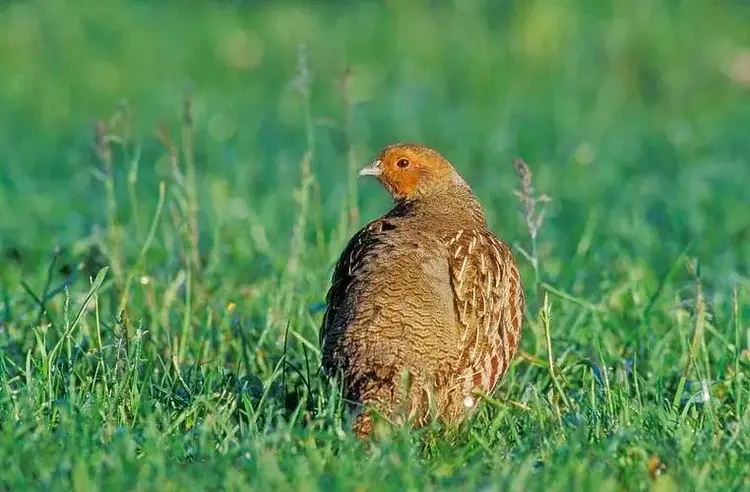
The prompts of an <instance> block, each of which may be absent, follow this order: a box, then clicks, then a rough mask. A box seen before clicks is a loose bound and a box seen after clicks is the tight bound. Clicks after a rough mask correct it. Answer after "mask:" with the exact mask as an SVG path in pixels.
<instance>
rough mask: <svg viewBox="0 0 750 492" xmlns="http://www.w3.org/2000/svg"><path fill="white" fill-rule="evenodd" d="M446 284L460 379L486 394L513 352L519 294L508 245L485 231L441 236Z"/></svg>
mask: <svg viewBox="0 0 750 492" xmlns="http://www.w3.org/2000/svg"><path fill="white" fill-rule="evenodd" d="M445 243H446V245H447V246H448V248H449V250H450V251H449V252H450V258H452V260H451V268H450V272H451V285H452V288H453V294H454V298H455V302H456V312H457V313H458V320H459V325H460V329H461V330H462V333H461V340H463V347H462V352H461V361H460V362H459V367H462V368H465V369H464V371H463V373H462V375H461V376H460V378H461V379H462V381H461V382H460V383H459V384H460V385H461V387H462V390H463V391H464V392H469V391H471V390H473V389H480V390H482V391H485V392H490V391H492V389H493V388H494V386H495V384H496V383H497V381H498V380H499V379H500V378H501V377H502V376H503V375H504V374H505V372H506V371H507V369H508V366H509V363H510V360H511V359H512V357H513V356H514V355H515V352H516V349H517V345H518V340H519V338H520V337H519V334H520V330H521V325H522V323H523V311H524V304H525V299H524V294H523V288H522V286H521V281H520V276H519V273H518V268H517V265H516V263H515V260H514V258H513V255H512V253H511V250H510V248H509V247H508V245H507V244H505V243H504V242H502V241H501V240H499V239H497V238H496V237H495V236H494V235H493V234H492V233H491V232H489V231H486V230H485V231H479V230H470V231H467V230H461V231H458V232H457V233H455V234H453V235H451V236H450V237H448V238H446V241H445Z"/></svg>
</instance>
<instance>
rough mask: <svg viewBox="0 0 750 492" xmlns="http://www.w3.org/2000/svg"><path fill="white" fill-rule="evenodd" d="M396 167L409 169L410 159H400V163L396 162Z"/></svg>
mask: <svg viewBox="0 0 750 492" xmlns="http://www.w3.org/2000/svg"><path fill="white" fill-rule="evenodd" d="M396 165H397V166H398V167H400V168H401V169H406V168H407V167H409V159H399V160H398V162H396Z"/></svg>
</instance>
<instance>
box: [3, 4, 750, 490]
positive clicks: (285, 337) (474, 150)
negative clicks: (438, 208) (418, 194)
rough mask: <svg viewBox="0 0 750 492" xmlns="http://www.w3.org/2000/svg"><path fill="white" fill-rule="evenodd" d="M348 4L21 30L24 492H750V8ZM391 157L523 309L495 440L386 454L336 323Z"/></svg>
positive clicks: (7, 456) (17, 419) (17, 235)
mask: <svg viewBox="0 0 750 492" xmlns="http://www.w3.org/2000/svg"><path fill="white" fill-rule="evenodd" d="M343 5H344V3H343V2H342V3H338V2H323V1H321V2H305V3H297V4H295V3H294V2H278V3H277V2H251V1H244V2H242V1H229V0H225V1H216V2H208V1H203V2H200V1H194V2H149V1H146V0H140V1H130V2H125V1H123V0H111V1H108V2H88V3H86V2H80V3H77V2H63V1H60V0H27V1H15V2H3V3H2V5H0V60H2V61H1V62H0V63H1V66H2V69H0V162H1V163H0V210H2V212H1V213H0V489H3V490H25V489H43V490H71V489H72V490H189V489H196V490H198V489H210V490H217V489H229V490H277V489H278V490H327V491H333V490H399V491H400V490H446V489H464V490H471V489H479V490H545V491H546V490H595V491H599V490H603V491H606V490H655V491H677V490H748V489H750V464H749V463H750V138H748V136H749V135H750V133H749V132H750V31H749V30H748V29H747V26H748V25H750V6H748V5H747V3H746V2H740V1H730V0H722V1H719V2H705V1H698V0H684V1H681V2H676V1H673V0H634V1H633V0H631V1H625V0H615V1H598V0H578V1H573V0H533V1H528V2H515V1H502V2H501V1H496V2H482V1H476V0H474V1H471V0H463V1H459V0H455V1H453V2H448V1H444V2H427V1H415V2H406V1H403V2H395V1H389V2H386V1H377V2H376V1H369V2H368V1H365V2H357V3H354V2H351V4H350V5H349V6H343ZM396 141H417V142H420V143H424V144H426V145H429V146H432V147H435V148H436V149H438V150H439V151H440V152H442V153H443V154H444V155H445V156H446V157H447V158H448V159H450V160H451V161H452V162H453V163H454V165H455V166H456V167H457V168H458V170H459V171H460V172H461V174H462V175H463V176H464V177H465V178H466V180H467V181H468V182H469V183H470V184H471V185H472V187H473V188H474V190H475V192H476V194H477V195H478V197H479V198H480V200H481V201H482V203H483V204H484V206H485V208H486V211H487V215H488V220H489V223H490V225H491V227H492V229H493V230H494V231H496V232H497V233H498V235H499V236H500V237H502V238H503V239H505V240H506V241H507V242H508V243H510V244H511V245H512V246H513V248H514V251H515V252H516V256H517V258H518V261H519V264H520V267H521V273H522V279H523V281H524V285H525V292H526V297H527V304H528V306H527V312H526V321H525V328H524V334H523V339H522V342H521V349H522V350H521V354H520V356H519V357H517V358H516V359H515V362H514V364H513V366H512V368H511V370H510V371H509V373H508V375H507V376H506V378H505V379H504V380H503V381H502V383H501V384H500V385H499V387H498V388H497V390H496V392H495V393H494V394H493V395H491V397H488V398H487V400H486V401H485V402H484V404H483V405H482V408H481V410H480V411H479V412H478V414H477V415H476V416H475V417H474V418H473V419H472V420H471V421H470V422H468V423H467V424H466V425H464V426H463V427H462V428H461V429H459V430H458V431H456V432H448V431H445V430H444V429H440V428H439V426H437V425H435V426H432V427H429V428H426V429H422V430H412V431H407V430H403V431H400V432H397V433H395V434H394V435H392V436H390V437H388V438H386V439H384V440H383V441H381V442H378V443H375V444H373V445H372V446H369V447H367V446H363V445H362V443H360V442H359V441H358V440H357V439H355V438H354V437H352V436H351V435H350V433H349V431H348V428H347V423H348V420H347V418H348V417H347V415H346V414H345V413H342V412H341V400H340V395H339V394H338V393H337V391H336V388H335V387H334V386H332V385H330V384H328V383H326V382H325V381H323V380H322V379H321V377H320V375H319V373H318V367H319V365H320V354H319V350H318V327H319V325H320V320H321V317H322V303H323V301H324V296H325V292H326V289H327V288H328V285H329V280H330V275H331V270H332V266H333V263H334V261H335V260H336V258H337V257H338V255H339V253H340V252H341V250H342V248H343V247H344V245H345V244H346V241H347V240H348V238H349V237H350V236H351V235H352V234H353V233H354V232H355V231H356V230H357V228H358V227H361V226H362V225H364V224H365V222H366V221H367V220H370V219H373V218H375V217H377V216H378V215H380V214H382V213H384V212H385V211H386V210H387V209H388V207H389V205H390V202H389V199H388V197H387V195H386V193H385V191H384V190H382V189H381V188H380V187H379V186H378V185H377V184H376V183H375V182H374V181H373V180H363V179H356V178H355V177H354V171H355V170H356V169H358V168H359V167H361V166H362V165H363V164H364V163H365V162H367V161H368V160H369V159H371V158H372V157H374V155H375V154H376V153H377V151H378V150H379V149H380V148H381V147H383V146H384V145H386V144H388V143H392V142H396ZM518 158H520V159H523V160H524V161H525V162H526V163H527V164H528V166H529V168H530V169H531V171H532V173H533V181H532V184H533V191H534V193H535V194H537V196H545V197H548V198H549V200H545V201H543V202H540V203H538V204H537V210H536V214H537V215H538V216H541V220H540V222H539V227H538V231H536V232H538V234H536V235H534V234H531V233H532V232H534V231H535V229H537V228H536V224H534V223H532V224H529V223H528V221H527V219H526V217H525V216H524V213H523V210H522V207H521V202H520V201H519V199H518V196H517V195H516V190H518V189H519V186H520V184H519V179H518V176H517V175H516V170H515V168H514V165H513V164H514V160H515V159H518Z"/></svg>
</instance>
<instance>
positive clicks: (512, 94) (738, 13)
mask: <svg viewBox="0 0 750 492" xmlns="http://www.w3.org/2000/svg"><path fill="white" fill-rule="evenodd" d="M0 8H1V10H0V12H1V15H0V33H1V34H0V59H1V60H2V70H0V87H1V88H2V91H1V92H0V107H1V108H2V116H0V160H2V162H3V165H2V167H0V183H2V187H1V188H0V190H1V192H0V193H1V194H0V197H1V198H0V208H1V209H2V210H4V211H13V213H7V212H6V213H3V214H0V231H1V232H2V237H3V240H4V242H13V241H15V242H18V243H20V244H22V245H24V246H27V247H28V246H34V247H37V248H39V247H41V248H45V247H46V246H45V245H44V242H43V241H42V240H41V239H42V238H45V239H47V238H49V239H50V240H52V238H55V240H56V241H61V242H63V243H64V242H66V241H71V240H73V239H74V238H76V237H78V236H80V235H82V234H88V233H90V229H91V227H92V224H94V223H96V222H97V221H98V220H101V218H102V217H101V211H102V207H101V193H100V189H99V187H96V186H92V178H91V172H90V171H91V166H92V159H91V148H90V147H91V142H92V140H93V122H94V120H95V119H96V118H104V117H108V116H110V115H111V114H112V113H113V112H114V111H115V110H116V108H117V106H118V104H119V103H120V102H121V101H127V102H128V104H129V108H130V111H131V112H132V115H133V121H134V123H133V126H132V128H133V130H132V131H133V133H134V137H135V139H136V140H137V141H138V142H139V145H140V146H141V147H142V151H143V157H142V159H141V164H140V178H139V186H142V187H143V197H144V198H143V199H144V200H148V197H149V195H150V196H151V197H152V198H153V199H155V195H156V193H155V180H156V179H157V178H159V177H160V175H161V177H163V175H165V174H167V173H168V172H169V169H168V167H167V166H164V165H160V161H159V158H160V157H162V156H163V152H162V150H161V147H160V146H159V144H158V143H157V141H156V139H155V138H154V135H155V132H156V128H157V124H158V123H159V122H162V121H164V122H166V123H168V124H170V125H173V126H174V125H176V124H178V123H179V111H180V105H181V99H182V94H183V91H184V89H185V87H186V86H187V85H188V84H190V85H191V86H192V88H193V91H194V94H195V101H196V121H197V123H196V124H197V127H198V137H197V139H198V141H197V153H198V157H197V166H198V172H199V181H200V184H199V187H200V188H201V190H202V191H204V192H207V190H209V188H210V184H211V183H223V184H224V185H225V186H226V189H227V193H229V194H231V195H232V196H236V197H240V198H241V199H242V200H245V201H246V202H247V204H248V206H249V207H250V208H252V209H253V210H256V211H257V213H258V214H259V217H260V220H261V222H262V223H263V224H264V225H265V227H266V228H267V230H268V233H269V234H270V236H271V238H273V239H274V240H277V239H280V238H281V237H283V236H284V234H286V233H287V232H288V231H289V225H290V221H291V220H293V218H292V217H291V216H290V215H289V214H288V213H285V211H286V210H287V209H288V206H289V203H290V199H291V193H290V190H291V189H292V187H293V186H294V184H295V183H297V182H298V180H299V178H298V172H299V171H298V167H299V166H298V161H299V159H300V156H301V153H302V151H303V149H305V148H306V146H307V140H306V129H305V122H306V109H305V104H304V102H303V100H304V98H303V97H300V94H299V92H298V91H296V90H295V81H296V80H298V79H299V73H298V72H299V70H298V65H299V58H300V56H299V50H300V46H302V45H304V46H305V53H306V55H305V57H306V63H307V67H308V70H309V76H310V83H311V86H310V91H311V108H310V111H311V116H312V119H313V121H314V138H315V147H316V149H315V155H314V162H313V170H314V172H315V173H317V175H318V177H319V179H320V180H321V190H322V191H321V193H322V196H323V205H324V218H325V221H326V223H327V224H329V223H330V222H331V221H335V220H336V219H337V218H338V214H337V212H336V209H337V207H340V205H341V203H342V202H343V196H344V194H345V191H346V179H344V173H345V169H346V159H345V143H344V137H343V135H344V123H343V121H344V117H345V109H344V107H343V105H342V93H341V90H340V88H341V83H342V78H343V73H344V71H345V70H346V69H347V68H349V69H350V70H351V79H350V87H351V90H350V94H351V99H352V104H353V106H352V108H351V117H352V140H353V143H354V145H355V148H356V158H357V159H358V160H359V161H361V162H365V161H366V159H369V158H370V157H371V156H372V155H374V153H375V152H376V151H377V150H378V149H379V148H380V147H381V146H383V145H385V144H387V143H390V142H393V141H409V140H416V141H420V142H424V143H425V144H428V145H432V146H434V147H436V148H438V149H439V150H440V151H442V152H443V153H444V154H446V155H447V156H448V157H449V159H451V160H452V161H453V162H454V163H455V164H456V165H457V166H458V167H459V169H460V171H461V172H462V173H463V174H464V175H465V176H466V178H467V179H468V180H469V182H470V183H472V184H474V186H475V188H476V189H477V193H478V194H479V195H480V198H481V199H482V200H483V201H484V202H485V203H486V204H487V206H488V208H489V213H490V215H491V219H492V221H493V223H497V224H498V225H499V227H500V231H501V233H505V234H507V235H509V236H511V237H512V236H514V235H516V234H518V233H519V232H520V231H521V230H522V229H520V228H519V227H517V226H516V224H517V222H518V221H517V220H515V215H514V212H515V209H514V203H515V201H514V198H513V197H512V195H511V193H510V190H511V189H512V188H513V187H514V175H513V173H512V167H511V165H510V162H511V159H512V158H514V157H523V158H524V159H526V160H527V161H528V162H529V163H530V164H531V166H532V169H534V170H535V172H536V177H537V185H538V187H539V189H541V190H543V191H544V192H545V193H547V194H549V195H551V196H553V197H554V198H555V199H556V200H557V206H556V207H555V209H554V218H553V221H552V225H551V227H552V228H553V229H554V230H556V231H557V232H558V233H559V235H560V240H561V241H558V243H557V245H556V247H558V248H563V250H562V251H565V252H567V253H570V252H572V249H571V248H573V247H574V246H575V244H576V242H577V241H578V239H579V237H580V235H581V233H582V229H583V227H584V226H585V224H586V222H587V221H588V220H590V219H591V217H596V219H591V220H597V221H598V222H597V223H598V224H599V226H598V227H599V230H601V231H602V234H605V235H607V236H613V237H614V238H616V239H617V241H618V244H619V245H620V246H622V247H624V248H627V247H628V246H629V245H635V244H636V243H637V244H643V243H646V246H649V248H648V249H647V251H648V253H649V255H650V256H653V257H652V258H650V260H651V261H652V262H653V261H656V262H658V261H661V260H663V259H664V258H665V256H662V252H663V250H665V249H666V250H669V251H668V253H669V254H674V253H675V251H678V250H680V248H681V247H683V246H684V242H685V241H686V240H687V238H693V239H695V240H697V243H698V247H699V248H700V250H701V252H702V253H704V254H710V255H711V256H712V258H713V262H714V263H715V264H716V265H717V266H718V267H721V268H722V269H724V270H725V271H726V270H727V269H737V268H738V267H739V266H740V263H741V262H742V261H743V260H742V258H747V257H748V254H747V253H748V249H747V243H748V241H747V239H748V224H747V212H746V210H747V204H748V203H750V191H748V184H749V183H750V171H749V170H748V162H747V156H748V154H749V152H748V151H749V150H750V139H748V133H747V128H748V124H749V123H750V103H749V101H748V96H749V92H748V89H749V87H750V80H749V79H750V75H749V74H748V72H750V67H749V65H750V58H749V57H750V54H748V53H750V52H749V51H748V50H750V39H749V38H750V33H749V32H748V29H747V26H748V25H750V14H749V12H750V8H748V7H747V4H746V3H744V2H738V1H728V0H727V1H720V2H704V1H696V0H687V1H679V2H677V1H660V2H654V1H624V0H623V1H612V2H599V1H573V0H534V1H528V2H513V1H498V2H482V1H476V0H474V1H472V0H465V1H454V2H447V1H446V2H439V1H434V2H427V1H421V2H400V1H398V2H396V1H392V2H385V1H384V2H374V1H373V2H352V3H350V4H338V3H336V2H308V3H302V4H295V3H290V2H281V3H276V2H239V1H237V2H233V1H219V2H147V1H131V2H121V1H107V2H88V3H81V4H73V3H71V2H63V1H55V0H43V1H15V2H4V3H3V4H2V7H0ZM161 164H163V162H162V163H161ZM126 167H127V166H126V165H125V164H123V165H122V166H121V169H120V171H121V172H122V173H123V175H125V174H126V173H127V169H126ZM362 188H364V191H363V193H364V197H365V199H364V204H363V205H362V206H363V210H364V211H365V213H366V214H368V217H369V216H371V215H372V214H374V213H377V212H380V211H382V210H383V207H384V206H386V204H387V201H386V200H385V198H384V196H383V194H382V193H380V192H379V190H376V189H375V187H374V186H369V185H362ZM144 209H145V210H150V207H145V206H144ZM719 231H721V232H719ZM673 243H674V244H673ZM740 252H743V253H745V254H744V255H740V254H739V253H740ZM666 254H667V252H665V255H666ZM561 256H562V257H563V258H564V257H565V256H566V255H565V254H562V255H561ZM743 266H744V267H746V264H744V265H743Z"/></svg>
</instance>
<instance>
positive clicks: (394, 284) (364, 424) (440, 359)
mask: <svg viewBox="0 0 750 492" xmlns="http://www.w3.org/2000/svg"><path fill="white" fill-rule="evenodd" d="M359 176H370V177H374V178H376V179H377V181H379V182H380V184H381V185H382V186H383V187H384V188H385V189H386V190H387V191H388V193H389V194H390V196H391V198H392V200H393V206H392V208H391V209H390V211H388V212H387V213H385V214H384V215H382V216H381V217H379V218H377V219H375V220H373V221H371V222H369V223H368V224H366V225H365V226H364V227H362V228H361V229H360V230H359V231H358V232H357V233H355V234H354V235H353V236H352V237H351V239H350V240H349V242H348V243H347V244H346V246H345V247H344V249H343V251H342V253H341V255H340V257H339V258H338V260H337V261H336V263H335V265H334V267H333V273H332V276H331V284H330V287H329V289H328V292H327V293H326V298H325V302H326V308H325V312H324V314H323V318H322V322H321V326H320V331H319V343H320V349H321V360H322V363H321V368H322V370H323V374H324V375H325V376H326V377H328V378H331V377H333V376H334V375H337V376H338V377H339V378H340V379H339V381H341V384H342V390H343V397H344V400H345V401H346V402H348V404H349V407H350V409H351V410H352V413H353V417H352V423H351V427H352V430H353V432H354V434H355V435H356V436H358V437H360V438H362V439H366V438H368V437H370V436H372V435H373V432H374V429H375V422H376V420H375V419H374V418H373V416H374V415H376V414H377V415H379V416H380V417H382V418H384V419H385V420H386V421H387V422H390V423H391V424H395V425H403V424H407V423H411V424H412V425H413V426H414V427H421V426H424V425H425V424H427V423H428V422H430V421H431V420H432V419H435V420H438V421H440V422H443V423H445V424H448V425H453V426H457V425H459V424H461V423H462V422H464V421H465V420H466V419H467V418H468V417H470V416H471V415H472V414H473V413H474V412H475V411H476V410H477V408H478V407H479V403H480V398H479V395H480V394H483V393H484V394H491V393H492V392H493V390H494V389H495V387H496V385H497V383H498V382H499V381H500V380H501V379H502V378H503V377H504V375H505V374H506V372H507V370H508V368H509V366H510V364H511V361H512V360H513V357H514V356H515V354H516V351H517V348H518V344H519V340H520V337H521V330H522V326H523V317H524V308H525V296H524V290H523V284H522V281H521V277H520V274H519V268H518V265H517V263H516V260H515V258H514V256H513V253H512V250H511V248H510V246H509V245H508V243H506V242H504V241H503V240H501V239H499V238H498V237H497V236H496V235H495V234H494V233H493V232H492V231H491V230H490V229H489V228H488V225H487V220H486V217H485V214H484V210H483V207H482V205H481V204H480V202H479V200H478V198H477V197H476V195H475V194H474V192H473V191H472V189H471V187H470V186H469V184H468V183H467V182H466V181H465V180H464V179H463V178H462V177H461V176H460V174H459V173H458V171H457V170H456V169H455V167H454V166H453V165H452V164H451V162H449V161H448V160H447V159H446V158H445V157H443V156H442V155H441V154H440V153H439V152H438V151H436V150H434V149H432V148H429V147H426V146H424V145H421V144H416V143H394V144H391V145H388V146H386V147H384V148H382V150H380V152H379V154H378V155H377V157H376V158H375V159H374V160H373V161H372V162H370V163H369V164H367V165H366V166H365V167H364V168H362V169H361V171H359Z"/></svg>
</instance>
